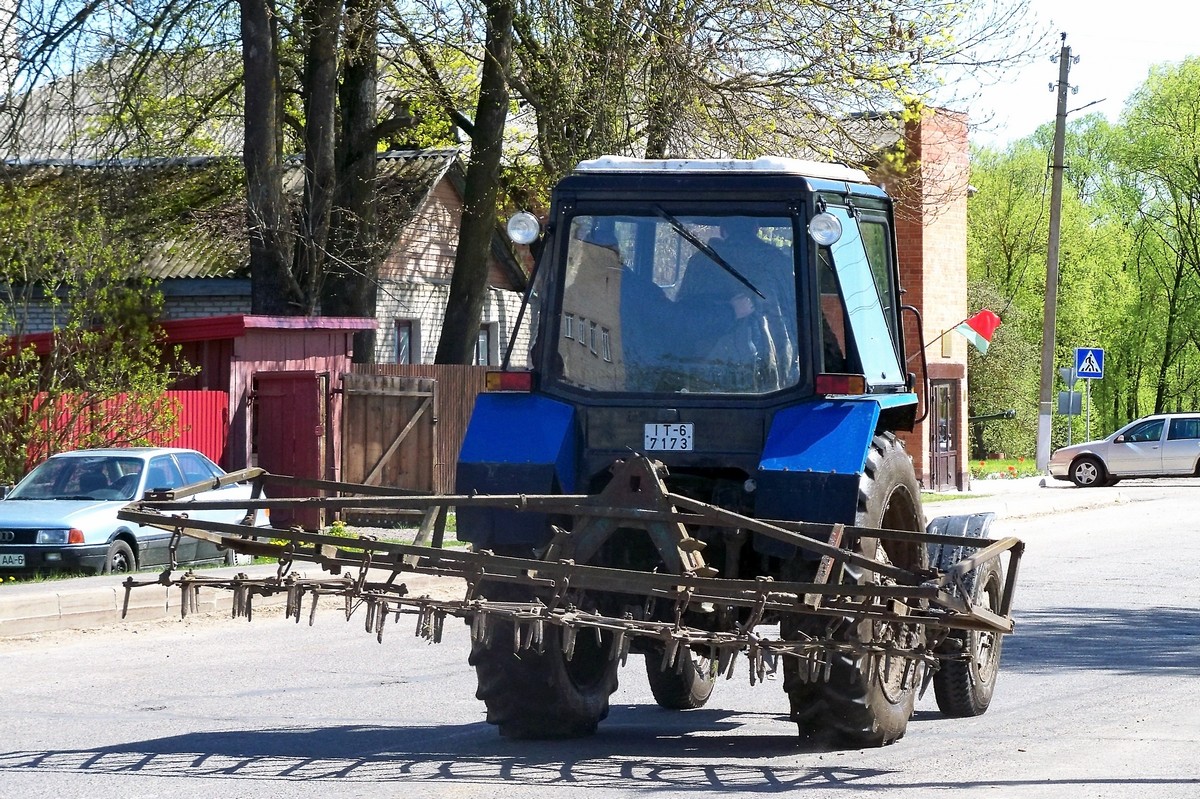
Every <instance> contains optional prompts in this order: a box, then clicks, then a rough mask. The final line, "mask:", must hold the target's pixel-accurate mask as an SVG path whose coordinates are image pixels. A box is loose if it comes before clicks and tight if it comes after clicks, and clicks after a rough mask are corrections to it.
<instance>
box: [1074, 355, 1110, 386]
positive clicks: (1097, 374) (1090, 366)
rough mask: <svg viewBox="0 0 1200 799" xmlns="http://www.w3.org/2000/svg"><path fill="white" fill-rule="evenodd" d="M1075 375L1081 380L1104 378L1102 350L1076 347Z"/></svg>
mask: <svg viewBox="0 0 1200 799" xmlns="http://www.w3.org/2000/svg"><path fill="white" fill-rule="evenodd" d="M1075 375H1076V377H1079V378H1081V379H1083V380H1099V379H1100V378H1102V377H1104V350H1102V349H1100V348H1099V347H1076V348H1075Z"/></svg>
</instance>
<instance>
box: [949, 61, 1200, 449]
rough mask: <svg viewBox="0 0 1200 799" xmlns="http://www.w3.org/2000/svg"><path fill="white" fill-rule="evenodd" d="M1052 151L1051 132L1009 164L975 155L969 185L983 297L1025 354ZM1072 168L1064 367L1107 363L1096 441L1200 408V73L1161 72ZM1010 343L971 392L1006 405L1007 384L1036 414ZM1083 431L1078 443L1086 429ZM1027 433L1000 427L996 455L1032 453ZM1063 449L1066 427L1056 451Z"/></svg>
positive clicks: (1061, 319) (1017, 147) (1090, 140)
mask: <svg viewBox="0 0 1200 799" xmlns="http://www.w3.org/2000/svg"><path fill="white" fill-rule="evenodd" d="M1049 144H1050V131H1049V129H1048V128H1044V129H1042V130H1041V131H1039V132H1038V133H1037V134H1035V135H1034V136H1032V137H1030V138H1029V139H1026V140H1022V141H1019V142H1016V143H1014V144H1013V145H1011V146H1010V147H1009V148H1008V149H1007V150H1005V151H1004V152H994V151H982V152H979V153H976V154H975V158H974V168H973V173H972V178H971V180H972V184H973V185H975V186H976V187H977V188H978V193H977V194H976V195H975V197H973V198H972V200H971V202H970V204H969V209H968V213H969V224H968V229H969V235H968V241H969V249H968V256H969V270H970V274H971V278H972V280H973V281H975V282H976V284H978V288H976V287H975V286H976V284H973V289H972V291H973V295H974V296H975V297H978V298H979V299H981V300H982V298H984V297H985V296H987V294H988V292H990V293H991V294H992V296H993V297H995V299H994V300H993V301H996V302H1000V301H1002V302H1003V306H1002V307H1003V308H1005V309H1006V312H1004V313H1002V316H1003V317H1004V320H1005V328H1002V330H1005V331H1006V333H1010V332H1011V333H1013V334H1016V335H1018V336H1019V337H1020V339H1021V344H1022V346H1023V347H1025V348H1026V349H1028V347H1029V346H1031V345H1039V346H1040V340H1041V331H1040V325H1041V319H1042V314H1043V309H1042V303H1043V302H1044V299H1043V297H1044V294H1043V286H1044V274H1045V271H1044V260H1045V241H1046V235H1047V234H1046V231H1045V220H1046V219H1047V217H1048V209H1047V208H1046V200H1045V195H1046V192H1045V190H1044V186H1045V183H1046V164H1047V163H1048V153H1049ZM1067 163H1068V166H1069V168H1068V171H1067V181H1066V186H1065V190H1064V199H1063V208H1062V237H1061V249H1060V252H1061V259H1060V283H1059V287H1058V288H1059V292H1058V297H1059V305H1058V309H1057V330H1056V335H1055V340H1056V351H1055V356H1056V358H1055V360H1056V363H1057V364H1058V365H1061V366H1070V365H1072V364H1073V350H1074V348H1075V347H1077V346H1099V347H1103V348H1104V349H1105V353H1106V364H1105V377H1104V379H1103V380H1100V381H1094V382H1093V383H1092V384H1091V386H1090V388H1091V398H1092V406H1091V417H1092V433H1093V434H1094V435H1098V434H1106V433H1108V432H1110V431H1111V430H1113V429H1114V428H1116V427H1118V426H1120V425H1122V424H1124V423H1126V422H1128V421H1129V420H1131V419H1134V418H1137V417H1138V416H1142V415H1145V414H1147V413H1151V412H1162V411H1171V410H1193V409H1195V408H1197V407H1200V334H1198V333H1197V332H1196V331H1197V330H1200V211H1198V209H1200V59H1188V60H1186V61H1183V62H1181V63H1179V64H1171V65H1164V66H1160V67H1157V68H1155V69H1154V70H1152V72H1151V74H1150V76H1149V78H1148V79H1147V80H1146V82H1145V83H1144V84H1143V85H1142V86H1141V87H1140V88H1139V89H1138V90H1137V91H1136V92H1135V93H1134V95H1133V96H1132V97H1131V98H1130V99H1129V101H1128V103H1127V105H1126V109H1125V112H1124V114H1123V115H1122V117H1121V119H1120V121H1119V123H1118V124H1116V125H1113V124H1110V123H1108V122H1106V121H1104V120H1103V119H1100V118H1097V117H1084V118H1083V119H1080V120H1077V121H1074V122H1073V123H1072V124H1071V125H1070V126H1069V128H1068V136H1067ZM1022 320H1024V321H1022ZM1013 343H1014V342H1012V340H1011V339H1010V338H1007V337H1006V338H1003V339H1001V338H1000V337H998V339H997V343H996V344H995V345H994V347H993V349H992V350H991V351H989V354H988V356H987V357H986V358H983V359H973V360H972V362H971V372H970V377H969V379H970V391H971V393H972V395H975V394H976V392H983V393H985V394H986V393H987V392H989V391H995V390H996V386H997V376H998V375H1007V377H1006V378H1005V379H1006V380H1007V381H1008V383H1010V384H1011V385H1012V386H1014V387H1016V390H1018V391H1019V392H1020V397H1019V398H1018V400H1016V401H1015V402H1017V403H1018V404H1019V405H1020V406H1021V407H1018V413H1019V414H1020V413H1022V412H1023V411H1022V409H1021V408H1022V407H1023V408H1025V411H1024V413H1028V412H1029V409H1032V408H1034V407H1035V406H1036V402H1037V391H1036V390H1034V389H1036V382H1035V383H1034V384H1033V385H1032V386H1031V384H1030V383H1029V380H1028V376H1027V375H1026V372H1027V367H1023V366H1022V364H1021V362H1020V359H1016V360H1014V359H1011V358H1009V357H1008V354H1007V352H1006V351H1007V349H1008V347H1009V346H1012V345H1013ZM993 358H995V361H993V360H992V359H993ZM1061 387H1062V388H1065V386H1061ZM977 401H978V400H977V399H976V398H974V397H973V399H972V402H977ZM1073 424H1074V426H1073V428H1072V429H1071V432H1070V434H1071V435H1072V437H1073V438H1074V439H1075V440H1079V439H1080V438H1082V437H1083V436H1084V435H1085V434H1086V431H1085V430H1084V428H1083V424H1082V420H1080V419H1075V420H1073ZM1016 427H1017V426H1014V427H1013V428H1012V429H1011V431H1010V432H1008V433H1005V432H1003V431H1004V430H1009V428H1004V427H1003V426H1001V425H992V426H989V428H988V436H991V438H987V444H988V446H989V448H994V449H1004V450H1006V451H1009V452H1013V451H1016V452H1021V451H1022V450H1021V449H1020V448H1019V447H1020V446H1022V445H1021V443H1020V436H1021V435H1022V434H1021V433H1019V432H1016ZM1021 427H1025V425H1021ZM1066 435H1067V427H1066V420H1063V419H1061V418H1060V419H1056V422H1055V432H1054V442H1053V443H1054V444H1055V445H1059V444H1062V443H1065V438H1066Z"/></svg>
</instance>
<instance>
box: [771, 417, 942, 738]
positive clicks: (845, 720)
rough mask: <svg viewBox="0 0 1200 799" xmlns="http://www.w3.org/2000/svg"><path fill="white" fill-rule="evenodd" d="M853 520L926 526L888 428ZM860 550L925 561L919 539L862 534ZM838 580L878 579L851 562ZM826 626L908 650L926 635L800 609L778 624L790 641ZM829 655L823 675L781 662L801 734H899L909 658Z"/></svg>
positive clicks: (906, 712)
mask: <svg viewBox="0 0 1200 799" xmlns="http://www.w3.org/2000/svg"><path fill="white" fill-rule="evenodd" d="M855 525H856V526H859V527H877V528H884V529H889V530H905V531H910V532H921V531H923V530H924V519H923V514H922V511H921V500H920V489H919V488H918V486H917V480H916V475H915V474H914V472H913V465H912V459H911V458H910V457H909V456H908V454H907V453H906V452H905V451H904V449H903V447H902V446H901V445H900V442H899V441H898V440H897V439H896V437H895V436H893V435H892V434H890V433H884V434H883V435H879V436H876V437H875V439H874V441H872V443H871V451H870V453H869V454H868V457H867V464H866V469H865V472H864V474H863V477H862V480H861V481H860V484H859V501H858V512H857V515H856V518H855ZM859 551H860V553H864V554H870V555H874V556H875V557H876V559H877V560H880V561H883V562H891V563H893V564H895V565H897V566H902V567H904V568H907V569H921V568H925V567H926V566H927V565H928V563H929V557H928V553H927V552H926V549H925V547H924V546H923V545H919V544H902V543H898V542H891V541H886V542H885V541H881V540H879V539H873V538H872V539H862V540H861V541H860V542H859ZM814 566H815V564H814ZM843 581H844V582H857V583H859V584H866V583H868V582H871V581H880V578H879V576H878V575H874V574H871V573H869V572H866V571H865V570H862V569H859V568H857V567H849V566H848V567H845V568H844V569H843ZM830 630H832V631H833V634H834V635H835V636H837V637H839V638H840V639H841V640H843V641H845V642H846V643H849V644H854V643H870V642H874V643H882V644H896V645H899V646H901V647H903V648H907V647H909V646H911V645H913V644H914V643H915V642H917V641H919V640H920V639H921V638H922V637H923V631H922V629H921V628H920V627H919V626H917V625H904V624H880V623H874V622H870V621H862V622H859V623H857V624H854V623H852V622H851V620H850V619H848V618H846V619H832V620H829V619H824V618H820V617H815V616H807V615H797V616H790V617H786V618H785V619H784V621H783V625H782V632H783V637H784V638H791V639H797V638H802V637H804V636H805V635H807V636H813V637H817V638H825V637H827V635H828V634H829V631H830ZM901 639H902V640H901ZM827 657H828V658H829V661H830V662H829V669H828V673H829V679H828V681H826V680H825V679H824V675H823V674H817V675H814V676H813V677H812V678H811V679H810V678H809V675H808V673H807V670H805V669H802V664H801V663H799V662H797V661H796V659H794V658H786V659H785V660H784V683H783V687H784V690H785V691H786V692H787V694H788V699H789V701H790V703H791V715H792V720H793V721H795V722H796V725H797V727H798V728H799V733H800V737H801V738H806V739H812V740H816V741H820V742H822V743H830V744H844V745H850V746H854V747H877V746H885V745H887V744H890V743H893V742H894V741H896V740H899V739H900V738H901V737H903V736H904V733H905V731H906V730H907V728H908V720H909V717H911V716H912V712H913V705H914V703H915V701H916V695H917V691H918V689H919V686H920V682H921V680H920V674H919V671H918V670H917V669H916V668H915V667H914V666H913V663H912V662H911V661H908V660H906V659H905V658H902V657H873V658H872V657H862V656H859V655H857V654H855V653H853V652H842V651H837V652H829V653H828V654H827Z"/></svg>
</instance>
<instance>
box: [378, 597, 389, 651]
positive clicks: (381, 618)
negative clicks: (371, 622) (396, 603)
mask: <svg viewBox="0 0 1200 799" xmlns="http://www.w3.org/2000/svg"><path fill="white" fill-rule="evenodd" d="M376 615H377V618H376V619H375V640H376V641H378V642H379V643H381V644H382V643H383V627H384V625H385V624H387V617H388V608H387V605H386V604H384V603H380V607H379V609H378V611H376Z"/></svg>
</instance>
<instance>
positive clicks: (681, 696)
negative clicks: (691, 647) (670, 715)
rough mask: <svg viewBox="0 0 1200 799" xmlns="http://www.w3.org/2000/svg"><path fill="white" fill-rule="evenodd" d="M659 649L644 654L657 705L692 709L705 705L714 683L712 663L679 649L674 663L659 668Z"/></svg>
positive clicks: (660, 663)
mask: <svg viewBox="0 0 1200 799" xmlns="http://www.w3.org/2000/svg"><path fill="white" fill-rule="evenodd" d="M662 657H663V653H662V649H661V648H659V649H656V650H654V651H651V652H649V653H648V654H647V655H646V679H647V680H648V681H649V683H650V692H651V693H652V694H654V701H655V702H658V705H659V707H662V708H666V709H667V710H695V709H696V708H700V707H704V705H705V703H706V702H708V698H709V697H710V696H712V692H713V686H714V685H715V684H716V679H717V678H716V674H715V673H714V672H713V663H712V661H711V660H709V659H708V658H706V657H701V656H699V655H696V654H694V653H692V652H680V653H679V655H678V658H679V659H678V660H677V661H676V663H675V665H674V666H668V667H667V668H666V669H663V668H662Z"/></svg>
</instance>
